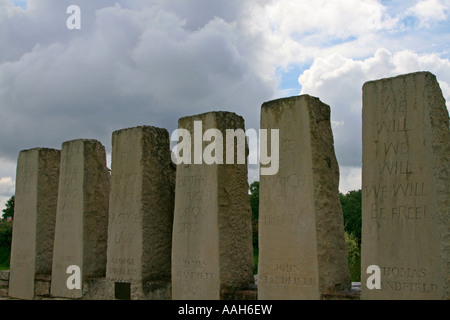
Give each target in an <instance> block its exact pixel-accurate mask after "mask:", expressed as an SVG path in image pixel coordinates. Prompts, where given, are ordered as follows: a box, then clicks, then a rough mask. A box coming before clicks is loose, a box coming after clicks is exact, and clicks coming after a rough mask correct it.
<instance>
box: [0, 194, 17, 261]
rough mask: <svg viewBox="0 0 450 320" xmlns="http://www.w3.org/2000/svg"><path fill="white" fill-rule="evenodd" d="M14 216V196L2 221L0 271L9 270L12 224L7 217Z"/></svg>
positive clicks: (0, 225)
mask: <svg viewBox="0 0 450 320" xmlns="http://www.w3.org/2000/svg"><path fill="white" fill-rule="evenodd" d="M13 216H14V196H12V197H11V198H10V199H9V200H8V202H7V203H6V208H5V209H3V216H2V219H1V220H0V270H2V269H9V261H10V256H11V240H12V222H10V221H7V217H13Z"/></svg>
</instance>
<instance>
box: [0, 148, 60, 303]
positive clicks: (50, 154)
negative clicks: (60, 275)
mask: <svg viewBox="0 0 450 320" xmlns="http://www.w3.org/2000/svg"><path fill="white" fill-rule="evenodd" d="M59 165H60V151H59V150H54V149H45V148H36V149H31V150H24V151H21V152H20V154H19V158H18V161H17V175H16V193H15V207H14V222H13V237H12V245H11V264H10V268H11V275H10V283H9V294H10V296H11V297H15V298H21V299H33V298H34V283H35V276H36V275H50V274H51V272H52V257H53V240H54V234H55V217H56V203H57V196H58V181H59Z"/></svg>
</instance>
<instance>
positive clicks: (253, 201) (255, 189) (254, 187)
mask: <svg viewBox="0 0 450 320" xmlns="http://www.w3.org/2000/svg"><path fill="white" fill-rule="evenodd" d="M250 207H251V209H252V240H253V256H254V259H255V269H254V270H253V272H254V273H255V274H256V272H257V270H258V255H259V250H258V217H259V182H258V181H255V182H253V183H252V184H251V185H250Z"/></svg>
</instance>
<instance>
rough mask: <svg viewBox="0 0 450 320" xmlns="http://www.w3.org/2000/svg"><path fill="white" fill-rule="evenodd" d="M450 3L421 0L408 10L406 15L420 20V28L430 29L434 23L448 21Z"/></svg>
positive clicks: (437, 0)
mask: <svg viewBox="0 0 450 320" xmlns="http://www.w3.org/2000/svg"><path fill="white" fill-rule="evenodd" d="M449 9H450V1H445V0H444V1H443V0H420V1H418V2H417V3H416V4H415V5H414V6H413V7H411V8H409V9H408V10H406V15H412V16H414V17H416V18H417V19H418V20H419V27H430V25H431V24H432V23H436V22H439V21H443V20H445V19H447V16H448V12H449Z"/></svg>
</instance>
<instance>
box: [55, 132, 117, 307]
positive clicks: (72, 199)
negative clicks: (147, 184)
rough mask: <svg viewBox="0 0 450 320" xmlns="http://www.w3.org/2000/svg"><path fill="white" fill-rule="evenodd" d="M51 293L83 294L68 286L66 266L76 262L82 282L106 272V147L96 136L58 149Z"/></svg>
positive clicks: (80, 290) (71, 142)
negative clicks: (59, 154)
mask: <svg viewBox="0 0 450 320" xmlns="http://www.w3.org/2000/svg"><path fill="white" fill-rule="evenodd" d="M60 169H61V171H60V175H59V190H58V206H57V214H56V230H55V245H54V250H53V271H52V283H51V294H52V295H53V296H56V297H64V298H82V297H83V291H82V290H83V288H81V289H72V290H70V289H69V288H68V287H67V280H68V278H69V277H70V276H71V275H72V274H74V273H72V274H70V273H69V274H68V273H67V267H69V266H72V265H75V266H78V267H79V268H80V271H81V282H82V285H83V282H84V281H85V280H87V279H89V278H96V277H105V272H106V246H107V234H108V201H109V179H110V174H109V172H108V168H107V167H106V153H105V148H104V147H103V146H102V145H101V143H100V142H98V141H96V140H85V139H80V140H72V141H67V142H64V143H63V145H62V151H61V168H60Z"/></svg>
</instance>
